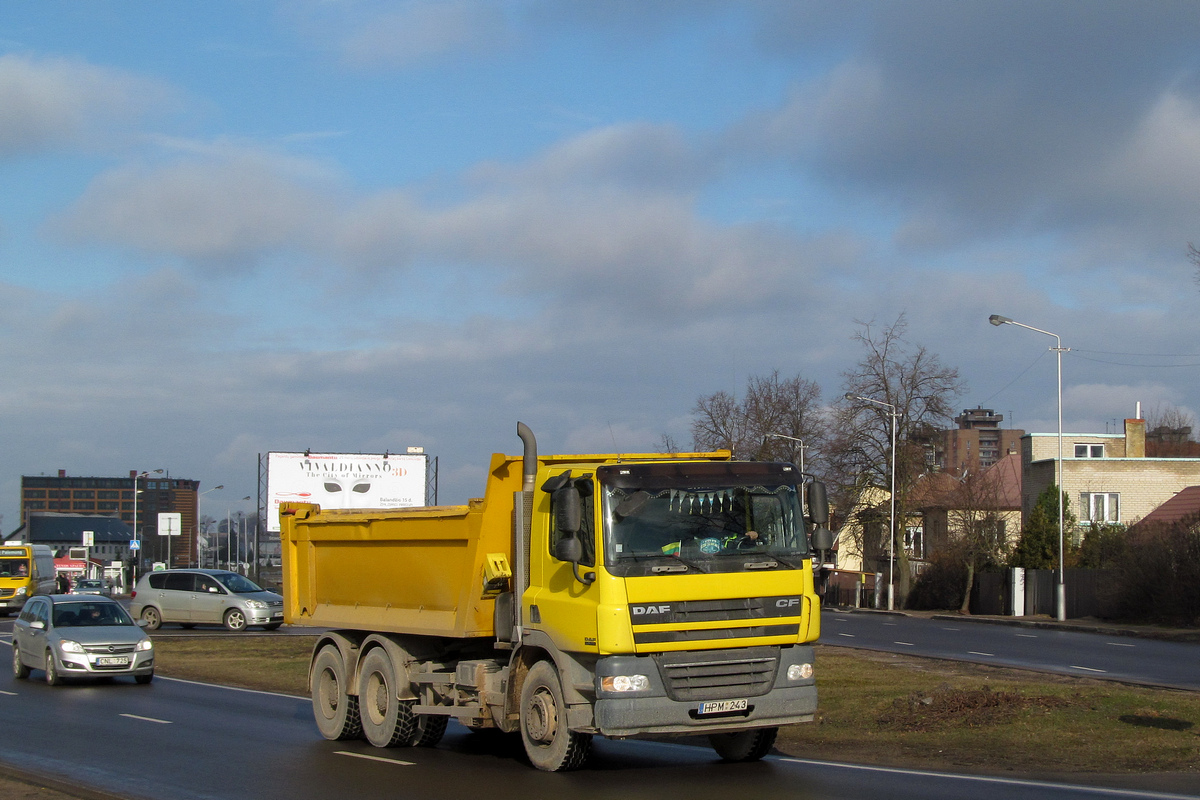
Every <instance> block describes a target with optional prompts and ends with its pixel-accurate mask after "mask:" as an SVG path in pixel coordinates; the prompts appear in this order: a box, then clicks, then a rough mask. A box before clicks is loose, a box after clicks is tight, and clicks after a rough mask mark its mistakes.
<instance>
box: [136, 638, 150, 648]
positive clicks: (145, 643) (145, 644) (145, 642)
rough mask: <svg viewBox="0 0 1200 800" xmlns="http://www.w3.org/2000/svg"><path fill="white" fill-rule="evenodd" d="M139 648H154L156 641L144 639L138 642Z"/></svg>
mask: <svg viewBox="0 0 1200 800" xmlns="http://www.w3.org/2000/svg"><path fill="white" fill-rule="evenodd" d="M137 649H138V650H153V649H154V642H152V641H150V640H149V639H142V640H141V641H140V642H138V643H137Z"/></svg>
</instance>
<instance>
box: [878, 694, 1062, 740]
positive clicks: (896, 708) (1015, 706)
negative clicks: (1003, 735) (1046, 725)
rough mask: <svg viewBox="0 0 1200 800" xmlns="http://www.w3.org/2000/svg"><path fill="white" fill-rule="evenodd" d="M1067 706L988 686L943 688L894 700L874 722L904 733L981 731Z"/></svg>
mask: <svg viewBox="0 0 1200 800" xmlns="http://www.w3.org/2000/svg"><path fill="white" fill-rule="evenodd" d="M1067 705H1068V702H1067V701H1066V700H1065V699H1063V698H1061V697H1048V696H1045V695H1034V696H1029V695H1024V694H1022V693H1020V692H1012V691H995V690H993V689H991V688H990V687H988V686H983V687H981V688H979V689H957V688H954V687H952V686H950V685H949V684H942V685H941V686H939V687H937V688H936V689H934V690H933V691H929V692H911V693H909V695H908V696H907V697H898V698H896V699H895V700H893V701H892V706H891V708H890V709H888V710H887V711H886V712H884V713H883V714H881V715H880V717H879V719H878V720H876V722H877V723H878V725H879V727H880V728H883V729H885V730H892V731H906V732H916V731H934V730H946V729H948V728H984V727H988V726H992V725H999V724H1002V723H1005V722H1010V721H1012V720H1013V719H1015V718H1016V717H1017V716H1018V715H1020V714H1021V713H1022V712H1025V711H1028V710H1030V709H1033V710H1041V711H1050V710H1051V709H1056V708H1064V707H1065V706H1067Z"/></svg>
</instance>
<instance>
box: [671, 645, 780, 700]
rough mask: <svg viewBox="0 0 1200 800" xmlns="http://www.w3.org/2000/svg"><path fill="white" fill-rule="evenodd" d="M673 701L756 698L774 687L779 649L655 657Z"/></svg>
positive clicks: (676, 654) (706, 652)
mask: <svg viewBox="0 0 1200 800" xmlns="http://www.w3.org/2000/svg"><path fill="white" fill-rule="evenodd" d="M654 661H655V663H656V664H657V665H658V672H659V675H660V676H661V677H662V682H663V686H664V687H665V688H666V690H667V696H668V697H670V698H671V699H672V700H679V701H683V702H694V701H697V700H726V699H729V698H733V697H757V696H758V695H763V694H766V693H767V692H768V691H770V689H771V687H772V686H773V685H774V684H775V673H776V671H777V670H778V668H779V648H778V647H746V648H739V649H737V650H699V651H697V650H691V651H682V652H676V653H662V654H659V655H656V656H654Z"/></svg>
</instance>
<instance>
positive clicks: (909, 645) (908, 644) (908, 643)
mask: <svg viewBox="0 0 1200 800" xmlns="http://www.w3.org/2000/svg"><path fill="white" fill-rule="evenodd" d="M892 644H902V645H904V646H905V647H916V645H915V644H913V643H912V642H892Z"/></svg>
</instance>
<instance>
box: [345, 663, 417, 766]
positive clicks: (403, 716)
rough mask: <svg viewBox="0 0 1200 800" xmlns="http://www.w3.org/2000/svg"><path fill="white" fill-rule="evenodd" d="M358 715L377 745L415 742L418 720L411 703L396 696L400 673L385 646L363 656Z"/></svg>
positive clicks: (364, 729)
mask: <svg viewBox="0 0 1200 800" xmlns="http://www.w3.org/2000/svg"><path fill="white" fill-rule="evenodd" d="M358 715H359V717H361V719H362V731H363V735H364V736H366V737H367V741H368V742H370V743H371V744H373V745H375V746H376V747H402V746H407V745H410V744H412V740H413V737H414V736H415V735H416V727H417V724H416V720H415V719H414V718H413V713H412V711H411V710H409V707H408V704H405V703H402V702H401V701H400V699H399V698H398V697H396V672H395V670H394V669H392V659H391V658H390V657H389V656H388V654H387V651H386V650H384V649H383V648H376V649H374V650H372V651H371V652H369V653H367V655H366V656H364V657H363V660H362V667H361V668H360V669H359V673H358Z"/></svg>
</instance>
